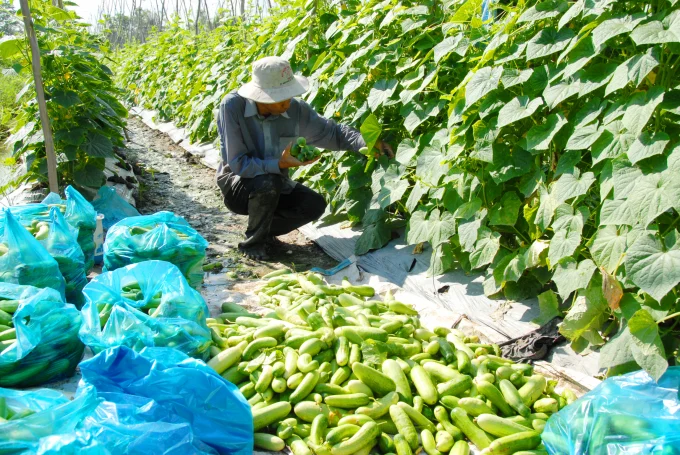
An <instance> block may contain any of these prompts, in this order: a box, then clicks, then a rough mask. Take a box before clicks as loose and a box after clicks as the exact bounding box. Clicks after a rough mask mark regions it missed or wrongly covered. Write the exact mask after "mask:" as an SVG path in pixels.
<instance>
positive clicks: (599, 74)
mask: <svg viewBox="0 0 680 455" xmlns="http://www.w3.org/2000/svg"><path fill="white" fill-rule="evenodd" d="M614 71H616V64H615V63H596V64H594V65H590V66H588V69H586V70H585V71H579V72H578V73H576V74H574V77H575V78H576V77H578V84H579V90H578V97H579V98H583V97H584V96H586V95H588V94H589V93H591V92H594V91H595V90H597V89H598V88H600V87H602V86H603V85H606V84H607V83H608V82H609V81H610V80H611V78H612V77H613V76H614Z"/></svg>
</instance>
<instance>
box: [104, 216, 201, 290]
mask: <svg viewBox="0 0 680 455" xmlns="http://www.w3.org/2000/svg"><path fill="white" fill-rule="evenodd" d="M207 247H208V242H207V241H206V240H205V239H204V238H203V237H201V235H200V234H199V233H198V232H196V230H194V229H193V228H192V227H191V226H189V223H187V222H186V220H185V219H184V218H182V217H179V216H176V215H175V214H174V213H172V212H158V213H155V214H153V215H145V216H135V217H130V218H125V219H124V220H122V221H119V222H118V223H116V224H114V225H113V226H112V227H111V228H110V229H109V232H108V233H107V235H106V242H105V243H104V268H105V270H116V269H118V268H120V267H125V266H126V265H129V264H135V263H138V262H143V261H148V260H152V259H157V260H161V261H167V262H170V263H172V264H175V265H176V266H177V267H178V268H179V269H180V270H181V271H182V274H184V276H185V277H186V279H187V281H189V284H190V285H191V286H192V287H194V288H197V287H198V286H200V285H201V282H202V281H203V261H204V260H205V250H206V248H207Z"/></svg>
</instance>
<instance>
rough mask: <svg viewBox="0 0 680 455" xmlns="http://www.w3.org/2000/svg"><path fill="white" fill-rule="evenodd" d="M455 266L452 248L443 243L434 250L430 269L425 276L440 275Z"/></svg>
mask: <svg viewBox="0 0 680 455" xmlns="http://www.w3.org/2000/svg"><path fill="white" fill-rule="evenodd" d="M454 265H455V258H454V255H453V248H452V247H451V244H450V243H444V244H442V245H439V246H438V247H437V248H435V250H434V253H433V254H432V258H431V259H430V268H429V269H428V270H427V276H438V275H442V274H444V273H446V272H448V271H449V270H451V269H453V267H454Z"/></svg>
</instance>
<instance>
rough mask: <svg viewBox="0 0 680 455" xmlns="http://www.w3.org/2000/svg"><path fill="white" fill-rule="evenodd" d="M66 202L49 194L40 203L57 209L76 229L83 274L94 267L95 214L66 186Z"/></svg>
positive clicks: (76, 193)
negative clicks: (82, 258)
mask: <svg viewBox="0 0 680 455" xmlns="http://www.w3.org/2000/svg"><path fill="white" fill-rule="evenodd" d="M64 194H65V195H66V200H62V199H61V197H59V195H58V194H55V193H50V194H49V195H48V196H47V197H46V198H45V199H43V201H42V203H43V204H46V205H47V206H49V207H53V206H54V207H57V208H58V209H59V210H60V211H61V213H62V214H63V215H64V218H66V221H67V222H68V224H70V225H71V226H73V227H74V228H76V229H78V244H79V245H80V248H82V250H83V254H84V255H85V273H87V272H89V271H90V269H92V267H93V266H94V248H95V245H94V230H95V228H96V227H97V212H96V211H95V210H94V207H93V206H92V204H90V203H89V202H88V201H87V199H85V198H84V197H83V195H82V194H80V193H79V192H78V191H77V190H76V189H75V188H73V187H72V186H70V185H69V186H67V187H66V189H65V190H64Z"/></svg>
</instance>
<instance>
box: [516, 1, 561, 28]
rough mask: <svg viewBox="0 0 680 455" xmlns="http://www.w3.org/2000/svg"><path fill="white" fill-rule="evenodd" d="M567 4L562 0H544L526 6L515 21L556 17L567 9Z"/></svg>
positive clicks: (532, 20) (533, 20) (531, 20)
mask: <svg viewBox="0 0 680 455" xmlns="http://www.w3.org/2000/svg"><path fill="white" fill-rule="evenodd" d="M568 8H569V5H567V2H566V1H564V0H545V1H543V2H540V3H537V4H535V5H534V6H532V7H531V8H528V9H527V10H526V11H524V12H523V13H522V15H521V16H520V17H519V19H517V23H522V22H535V21H539V20H542V19H549V18H551V17H557V16H559V15H560V14H562V13H564V12H565V11H567V9H568Z"/></svg>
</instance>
